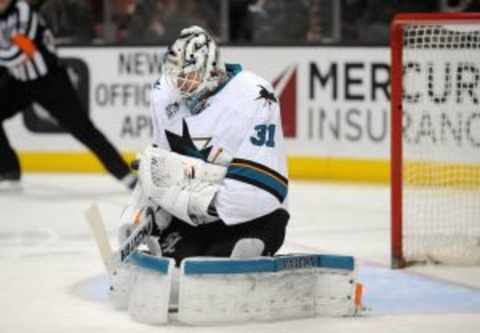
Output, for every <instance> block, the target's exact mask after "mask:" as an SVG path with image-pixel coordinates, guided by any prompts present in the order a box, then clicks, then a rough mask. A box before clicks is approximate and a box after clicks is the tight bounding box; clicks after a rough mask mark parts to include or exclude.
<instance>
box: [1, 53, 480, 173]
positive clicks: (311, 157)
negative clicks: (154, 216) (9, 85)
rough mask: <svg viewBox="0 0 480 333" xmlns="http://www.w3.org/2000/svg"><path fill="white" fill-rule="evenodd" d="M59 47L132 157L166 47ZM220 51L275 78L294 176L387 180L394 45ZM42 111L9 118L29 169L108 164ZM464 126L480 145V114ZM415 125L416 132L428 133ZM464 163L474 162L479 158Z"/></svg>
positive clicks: (142, 136) (95, 114) (104, 123)
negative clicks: (391, 71)
mask: <svg viewBox="0 0 480 333" xmlns="http://www.w3.org/2000/svg"><path fill="white" fill-rule="evenodd" d="M59 52H60V55H61V57H62V58H63V59H64V61H65V63H66V64H67V65H68V67H69V73H70V76H71V77H72V80H73V82H74V83H75V85H76V86H77V88H78V90H79V93H80V96H81V97H82V100H83V101H85V108H86V110H87V112H89V114H90V115H91V117H92V119H93V121H94V122H95V124H96V125H97V126H98V127H99V128H100V129H101V130H102V131H103V132H104V133H105V134H106V136H107V137H108V138H109V139H110V140H111V141H112V142H113V143H114V144H115V145H116V146H117V147H118V148H119V150H121V151H122V153H124V154H125V156H126V157H127V158H129V159H131V158H133V157H134V155H135V153H137V152H139V151H142V150H143V149H144V147H145V145H146V144H148V143H149V142H150V140H151V138H152V124H151V120H150V112H149V105H150V90H151V84H152V83H153V82H154V81H155V80H156V79H157V78H158V76H159V73H160V62H161V56H162V52H163V48H161V47H160V48H158V47H123V48H118V47H86V48H80V47H68V48H61V49H60V51H59ZM224 58H225V59H226V61H227V62H229V61H230V60H232V61H231V62H237V63H241V64H242V65H243V66H244V68H245V69H247V70H252V71H254V72H256V73H258V74H260V75H261V76H263V77H265V78H266V79H267V80H269V81H270V82H271V83H272V85H273V86H274V88H275V91H276V94H277V95H278V97H279V100H280V102H281V106H282V118H283V129H284V134H285V136H286V147H287V153H288V156H289V172H290V177H292V178H297V179H298V178H303V179H330V180H349V181H374V182H387V181H388V179H389V166H388V160H389V151H390V125H389V124H390V119H389V118H390V111H389V108H390V106H389V98H390V92H389V91H390V87H389V84H390V74H389V49H388V48H386V47H257V48H252V47H226V48H225V50H224ZM45 115H46V114H45V110H42V109H41V108H39V107H38V106H34V107H33V108H31V110H28V111H27V112H26V113H24V115H23V116H17V117H15V118H13V119H12V120H11V121H8V122H7V123H6V126H5V127H6V129H7V132H8V133H9V135H10V137H11V141H12V144H13V145H14V146H15V147H16V148H17V149H18V150H19V151H20V152H21V154H20V158H21V162H22V165H23V166H24V168H25V170H28V171H56V172H69V171H75V172H98V171H101V170H102V167H101V166H100V164H99V163H98V162H97V161H96V160H95V158H94V157H93V156H91V155H90V154H89V153H87V152H86V151H85V149H84V148H83V147H82V146H81V145H80V144H79V143H77V142H76V141H75V140H74V139H72V138H71V137H70V136H69V135H67V134H65V133H63V132H62V131H61V130H59V129H58V127H57V126H56V125H55V124H52V122H51V121H49V120H48V117H45ZM432 121H433V122H434V121H435V119H432ZM467 125H468V126H470V127H471V129H470V131H466V132H465V133H467V134H468V135H469V136H468V138H467V137H466V138H465V139H464V140H462V142H463V143H464V147H460V148H459V149H466V151H468V152H471V151H472V150H473V151H478V147H479V146H480V135H479V136H478V137H477V133H480V131H477V129H480V115H479V117H476V116H475V117H472V118H471V119H470V120H469V122H468V123H465V124H460V125H458V126H462V128H465V126H467ZM433 126H435V123H433ZM410 130H411V133H410V135H412V136H418V135H420V136H422V135H424V132H425V131H424V130H423V128H419V129H416V128H413V127H412V128H411V129H410ZM447 139H448V138H447ZM428 140H429V138H428V137H425V138H424V141H426V142H427V141H428ZM439 144H441V145H445V144H449V143H448V142H447V143H445V142H440V143H439ZM455 144H457V146H458V142H455ZM468 155H469V156H472V154H468ZM477 155H480V154H477ZM447 159H448V156H447ZM455 162H457V163H458V161H455ZM466 163H468V164H469V165H471V164H472V163H473V165H474V167H475V168H478V165H479V163H480V157H479V160H474V161H466ZM479 169H480V168H479Z"/></svg>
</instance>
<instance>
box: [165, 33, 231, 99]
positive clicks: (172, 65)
mask: <svg viewBox="0 0 480 333" xmlns="http://www.w3.org/2000/svg"><path fill="white" fill-rule="evenodd" d="M162 71H163V73H164V74H165V76H166V78H167V82H169V84H171V85H172V86H173V87H174V88H175V89H176V90H177V91H178V92H179V93H180V95H181V96H183V97H192V96H200V95H202V94H204V93H205V92H207V91H212V90H214V89H215V88H216V87H217V86H218V85H219V84H220V82H221V80H222V78H223V77H224V74H225V65H224V63H223V62H222V60H221V57H220V52H219V48H218V46H217V43H216V42H215V40H214V38H213V37H212V36H211V35H210V34H209V33H208V32H207V31H205V30H204V29H202V28H200V27H198V26H192V27H189V28H186V29H183V30H182V31H181V32H180V36H179V37H178V38H177V39H176V40H175V42H174V43H173V44H172V45H170V46H169V47H168V50H167V53H166V54H165V57H164V59H163V68H162Z"/></svg>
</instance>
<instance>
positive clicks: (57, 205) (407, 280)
mask: <svg viewBox="0 0 480 333" xmlns="http://www.w3.org/2000/svg"><path fill="white" fill-rule="evenodd" d="M23 188H24V190H23V191H22V192H20V193H10V194H7V193H0V225H1V227H0V265H1V270H0V290H1V294H0V333H11V332H12V333H13V332H15V333H16V332H18V333H27V332H28V333H39V332H45V333H47V332H48V333H60V332H62V333H65V332H72V333H75V332H88V333H96V332H102V333H104V332H114V333H120V332H128V333H132V332H171V333H179V332H194V333H197V332H198V333H199V332H202V333H203V332H213V333H215V332H239V333H240V332H242V333H244V332H247V331H248V332H251V333H258V332H272V333H273V332H275V333H278V332H289V333H291V332H292V331H295V332H298V333H300V332H322V333H324V332H369V333H372V332H387V331H388V332H423V333H428V332H440V333H441V332H452V331H455V332H456V333H460V332H472V333H473V332H480V268H477V267H463V268H458V267H457V268H455V267H444V266H438V267H432V266H428V267H415V268H409V269H408V270H403V271H392V270H390V269H389V268H388V264H389V256H390V254H389V237H390V234H389V223H390V222H389V211H390V210H389V193H388V188H387V187H382V186H378V187H377V186H364V185H347V184H324V183H307V182H292V183H291V187H290V195H289V198H290V206H291V213H292V219H291V221H290V225H289V228H288V234H287V239H286V243H285V246H284V247H283V248H282V249H281V252H282V253H288V252H327V253H335V254H349V255H354V256H356V257H357V258H358V260H359V276H360V278H361V279H362V281H363V282H364V284H365V303H366V305H367V306H369V307H370V308H371V311H370V312H367V313H366V314H365V315H364V316H362V317H359V318H315V319H308V320H295V321H285V322H277V323H255V324H245V325H235V326H233V325H232V326H221V327H220V326H215V327H188V326H181V325H178V324H174V325H170V326H166V327H153V326H147V325H143V324H138V323H135V322H133V321H132V320H131V319H130V318H129V317H128V314H127V313H125V312H120V311H115V310H113V309H112V307H111V306H110V304H109V303H108V302H107V299H106V291H105V288H106V286H107V285H108V283H107V279H106V275H105V273H104V269H103V265H102V262H101V260H100V258H99V256H98V254H97V249H96V247H95V244H94V242H93V240H92V238H91V236H90V233H89V230H88V228H87V224H86V223H85V221H84V217H83V214H84V211H85V209H86V208H87V207H88V206H89V205H90V204H91V203H93V202H96V203H98V205H99V207H100V210H101V213H102V215H103V216H104V218H105V220H106V222H107V231H108V234H109V236H110V237H111V240H112V242H113V243H114V245H116V244H115V239H116V237H115V229H116V227H117V226H118V217H119V216H120V214H121V212H122V209H123V207H124V203H125V202H126V200H127V197H128V194H127V193H126V192H125V191H124V189H123V187H122V185H121V184H119V183H117V182H116V181H115V180H113V179H112V178H110V177H109V176H102V175H66V174H27V175H25V177H24V182H23Z"/></svg>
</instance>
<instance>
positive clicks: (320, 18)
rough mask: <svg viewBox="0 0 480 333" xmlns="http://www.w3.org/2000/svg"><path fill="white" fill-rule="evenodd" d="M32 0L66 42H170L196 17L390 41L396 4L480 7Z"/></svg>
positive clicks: (323, 1)
mask: <svg viewBox="0 0 480 333" xmlns="http://www.w3.org/2000/svg"><path fill="white" fill-rule="evenodd" d="M29 1H30V2H31V3H33V5H34V6H36V8H37V9H38V10H39V11H40V12H41V13H42V14H43V16H44V17H45V19H46V20H47V21H48V22H49V24H50V26H51V27H52V29H53V30H54V33H55V34H56V36H57V38H58V42H59V44H92V43H93V44H102V43H108V44H112V43H113V44H164V43H168V42H169V41H171V40H172V39H173V37H174V36H176V35H177V34H178V32H179V31H180V29H182V28H183V27H186V26H189V25H193V24H196V25H200V26H202V27H205V28H207V29H209V30H210V31H211V32H212V33H213V34H214V35H215V36H216V37H218V38H219V39H220V40H222V41H223V42H229V43H252V42H253V43H258V44H261V43H287V44H292V43H359V44H362V43H364V44H365V43H377V44H382V43H383V44H384V43H387V42H388V31H389V30H388V27H389V24H390V21H391V18H392V17H393V15H394V14H395V13H397V12H433V11H440V10H443V11H476V10H480V8H479V7H480V6H479V3H480V0H421V1H420V0H29Z"/></svg>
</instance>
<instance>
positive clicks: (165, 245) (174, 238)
mask: <svg viewBox="0 0 480 333" xmlns="http://www.w3.org/2000/svg"><path fill="white" fill-rule="evenodd" d="M181 240H182V236H180V234H179V233H178V232H172V233H171V234H168V236H167V237H166V238H165V239H164V240H163V241H162V242H161V244H160V247H161V248H162V253H174V252H175V245H177V243H178V242H179V241H181Z"/></svg>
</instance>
